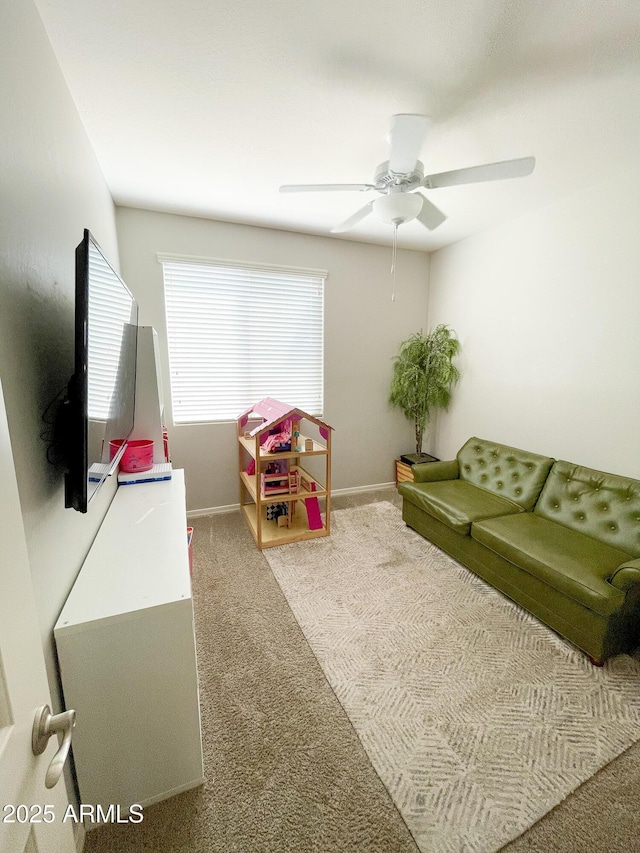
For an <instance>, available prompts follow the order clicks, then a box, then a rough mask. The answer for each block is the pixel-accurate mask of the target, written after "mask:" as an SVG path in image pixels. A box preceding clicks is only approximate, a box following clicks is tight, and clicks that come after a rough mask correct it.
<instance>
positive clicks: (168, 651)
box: [54, 470, 204, 812]
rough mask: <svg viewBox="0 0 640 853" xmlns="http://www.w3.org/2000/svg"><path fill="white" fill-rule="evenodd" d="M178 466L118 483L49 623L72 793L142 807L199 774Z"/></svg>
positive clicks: (182, 499) (194, 673)
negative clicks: (66, 719)
mask: <svg viewBox="0 0 640 853" xmlns="http://www.w3.org/2000/svg"><path fill="white" fill-rule="evenodd" d="M186 528H187V523H186V503H185V486H184V472H183V471H181V470H177V471H175V470H174V471H173V476H172V479H171V480H168V481H165V482H153V483H142V484H136V485H134V486H124V487H123V486H120V487H119V488H118V490H117V491H116V494H115V497H114V499H113V501H112V503H111V506H110V508H109V511H108V512H107V515H106V517H105V519H104V522H103V523H102V526H101V527H100V530H99V531H98V535H97V536H96V538H95V540H94V542H93V545H92V547H91V550H90V552H89V554H88V555H87V558H86V560H85V562H84V565H83V566H82V569H81V571H80V574H79V575H78V578H77V580H76V582H75V584H74V586H73V589H72V590H71V593H70V595H69V598H68V599H67V602H66V604H65V606H64V608H63V610H62V613H61V614H60V618H59V619H58V622H57V623H56V626H55V629H54V636H55V641H56V646H57V651H58V659H59V664H60V674H61V679H62V687H63V691H64V699H65V706H66V707H67V708H75V710H76V712H77V722H76V727H75V729H74V733H73V742H72V749H73V756H74V761H75V767H76V774H77V780H78V788H79V792H80V800H81V802H83V803H92V804H95V805H98V804H101V805H102V806H103V807H104V808H105V809H106V808H107V807H108V806H109V805H111V804H115V805H118V804H119V805H120V806H121V809H122V811H123V812H125V811H126V810H127V809H128V808H129V807H130V806H131V805H133V804H134V803H136V804H141V805H143V806H144V805H150V804H151V803H155V802H158V801H159V800H162V799H165V798H167V797H170V796H173V795H174V794H178V793H180V792H181V791H185V790H188V789H189V788H193V787H196V786H197V785H199V784H201V783H202V782H203V779H204V773H203V763H202V742H201V730H200V706H199V701H198V673H197V664H196V650H195V634H194V625H193V606H192V599H191V582H190V577H189V557H188V548H187V529H186Z"/></svg>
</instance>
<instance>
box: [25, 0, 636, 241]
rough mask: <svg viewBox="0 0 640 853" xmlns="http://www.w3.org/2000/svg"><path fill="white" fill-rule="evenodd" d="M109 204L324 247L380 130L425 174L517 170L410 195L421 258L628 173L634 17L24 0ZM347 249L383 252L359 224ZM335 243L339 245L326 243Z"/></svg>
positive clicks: (597, 6) (446, 2)
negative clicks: (434, 215) (478, 168)
mask: <svg viewBox="0 0 640 853" xmlns="http://www.w3.org/2000/svg"><path fill="white" fill-rule="evenodd" d="M36 5H37V7H38V9H39V11H40V14H41V16H42V19H43V21H44V25H45V28H46V30H47V32H48V34H49V37H50V39H51V43H52V45H53V48H54V51H55V53H56V55H57V58H58V61H59V63H60V65H61V67H62V71H63V73H64V75H65V77H66V80H67V83H68V86H69V89H70V90H71V94H72V96H73V98H74V100H75V102H76V105H77V107H78V110H79V112H80V116H81V117H82V120H83V122H84V124H85V127H86V129H87V133H88V135H89V138H90V140H91V143H92V145H93V147H94V149H95V151H96V155H97V157H98V160H99V162H100V164H101V167H102V170H103V172H104V175H105V178H106V181H107V184H108V186H109V188H110V190H111V193H112V195H113V198H114V200H115V202H116V203H117V204H121V205H130V206H135V207H143V208H150V209H153V210H163V211H171V212H177V213H185V214H191V215H196V216H204V217H210V218H213V219H223V220H228V221H234V222H247V223H250V224H257V225H266V226H271V227H275V228H284V229H288V230H295V231H302V232H308V233H314V234H328V233H329V231H330V229H331V228H332V227H333V226H334V225H336V224H338V223H339V222H341V221H342V220H343V219H345V218H346V217H347V216H349V215H350V214H351V213H353V212H354V211H355V210H357V209H358V208H359V207H361V206H362V205H363V204H364V203H366V201H368V200H369V199H370V198H372V197H377V196H376V195H375V194H363V193H326V194H325V193H322V194H320V193H305V194H289V195H282V194H280V193H279V192H278V187H279V185H280V184H283V183H327V182H328V183H343V182H346V183H353V182H356V183H360V182H364V183H369V182H371V180H372V179H373V174H374V169H375V167H376V166H377V165H378V164H379V163H381V162H382V161H384V160H386V159H387V158H388V147H387V143H386V141H385V135H386V133H387V131H388V127H389V120H390V117H391V116H392V115H393V114H395V113H401V112H417V113H424V114H428V115H430V116H431V118H432V124H431V128H430V131H429V136H428V139H427V141H426V143H425V145H424V147H423V150H422V152H421V159H422V160H423V162H424V164H425V172H427V173H434V172H440V171H445V170H449V169H454V168H459V167H463V166H471V165H476V164H477V163H484V162H491V161H496V160H504V159H510V158H512V157H522V156H527V155H530V154H533V155H535V157H536V159H537V165H536V170H535V172H534V174H533V175H532V176H531V177H527V178H522V179H518V180H513V181H504V182H492V183H487V184H476V185H468V186H463V187H450V188H446V189H445V188H443V189H438V190H433V191H430V192H427V195H429V196H430V198H431V199H432V200H433V201H434V202H435V203H436V204H437V205H438V206H439V207H440V208H441V209H442V210H443V211H444V212H445V213H446V214H447V215H448V219H447V221H446V222H445V223H444V224H443V225H442V226H440V228H438V229H437V230H435V231H434V232H431V233H429V232H428V231H426V230H425V229H424V227H423V226H421V225H420V224H419V223H417V222H415V221H414V222H411V223H407V224H405V225H403V226H401V227H400V229H399V232H398V243H399V245H401V246H405V247H412V248H419V249H423V250H434V249H437V248H440V247H441V246H444V245H448V244H450V243H452V242H455V241H457V240H460V239H462V238H464V237H466V236H468V235H470V234H473V233H477V232H478V231H481V230H483V229H485V228H488V227H491V226H492V225H493V224H495V223H497V222H500V221H503V220H505V219H508V218H510V217H513V216H517V215H520V214H522V213H524V212H526V211H527V210H530V209H532V208H534V207H541V206H543V205H546V204H549V203H551V202H553V201H554V199H556V198H558V197H560V196H563V195H566V194H568V193H570V192H573V191H575V190H576V189H578V188H581V187H585V186H588V185H590V184H593V183H596V182H598V181H600V180H603V179H605V178H606V177H607V176H608V175H609V174H611V173H613V172H616V171H622V170H624V169H631V168H637V165H636V163H637V157H638V151H639V150H640V47H639V46H640V3H639V2H638V0H607V2H603V0H484V2H483V0H313V1H312V0H266V2H265V0H238V2H236V3H235V4H234V3H227V2H221V0H180V2H176V0H109V2H104V0H36ZM347 238H350V239H357V240H366V241H370V242H379V243H389V242H390V241H391V238H392V227H391V226H389V225H383V224H382V223H380V222H378V221H377V220H376V219H375V217H374V216H369V217H368V218H367V219H366V220H364V222H362V223H361V224H360V225H359V226H357V228H356V229H354V231H353V232H350V234H349V235H348V236H347ZM341 239H345V237H342V238H341Z"/></svg>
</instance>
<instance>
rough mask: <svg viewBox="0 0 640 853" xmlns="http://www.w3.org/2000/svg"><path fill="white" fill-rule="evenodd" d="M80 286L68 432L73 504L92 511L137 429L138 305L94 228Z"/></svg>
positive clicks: (68, 494) (64, 410) (68, 503)
mask: <svg viewBox="0 0 640 853" xmlns="http://www.w3.org/2000/svg"><path fill="white" fill-rule="evenodd" d="M75 287H76V293H75V299H76V302H75V348H74V352H75V356H74V357H75V364H74V373H73V376H72V377H71V380H70V382H69V385H68V387H67V396H66V399H65V401H64V403H63V405H62V407H61V413H60V415H61V417H62V421H63V426H62V428H61V430H60V432H61V438H62V444H63V455H64V458H65V464H66V468H67V473H66V474H65V490H64V491H65V507H72V508H73V509H75V510H78V511H79V512H86V511H87V507H88V504H89V501H90V500H91V498H92V497H93V496H94V495H95V494H96V492H97V491H98V489H99V488H100V486H101V485H102V483H103V482H104V481H105V480H106V478H107V477H108V476H109V475H110V474H112V473H113V472H114V471H115V470H116V468H117V465H118V463H119V461H120V457H121V456H122V454H123V453H124V450H125V446H126V445H125V442H126V439H127V438H128V437H129V436H130V435H131V431H132V430H133V419H134V407H135V387H136V350H137V340H138V305H137V303H136V300H135V299H134V297H133V295H132V294H131V292H130V290H129V288H128V287H127V285H126V284H125V283H124V281H123V280H122V279H121V278H120V276H119V275H118V273H117V272H116V271H115V270H114V268H113V267H112V266H111V264H110V263H109V261H108V260H107V258H106V257H105V255H104V253H103V252H102V250H101V248H100V246H99V245H98V243H97V242H96V240H95V239H94V238H93V236H92V235H91V233H90V232H89V231H88V230H87V229H85V232H84V237H83V239H82V242H81V243H80V244H79V245H78V247H77V248H76V281H75Z"/></svg>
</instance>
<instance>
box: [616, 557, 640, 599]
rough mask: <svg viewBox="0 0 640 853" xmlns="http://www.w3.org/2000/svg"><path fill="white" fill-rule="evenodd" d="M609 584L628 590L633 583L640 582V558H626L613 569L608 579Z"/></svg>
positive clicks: (623, 590) (624, 590)
mask: <svg viewBox="0 0 640 853" xmlns="http://www.w3.org/2000/svg"><path fill="white" fill-rule="evenodd" d="M610 583H611V586H615V587H616V589H620V590H622V592H628V591H629V590H630V589H631V587H632V586H633V585H634V584H640V558H639V559H637V560H627V562H626V563H623V564H622V565H621V566H618V568H617V569H616V570H615V572H614V573H613V575H612V576H611V580H610Z"/></svg>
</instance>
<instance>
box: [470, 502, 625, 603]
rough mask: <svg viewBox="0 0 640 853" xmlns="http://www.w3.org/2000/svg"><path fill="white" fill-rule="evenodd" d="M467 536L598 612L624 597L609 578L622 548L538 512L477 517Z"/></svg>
mask: <svg viewBox="0 0 640 853" xmlns="http://www.w3.org/2000/svg"><path fill="white" fill-rule="evenodd" d="M471 536H472V537H473V538H474V539H475V540H476V541H477V542H480V543H481V544H482V545H484V546H485V547H486V548H489V549H491V550H492V551H494V552H495V553H496V554H499V555H500V556H501V557H504V558H505V559H506V560H509V562H511V563H514V564H515V565H516V566H519V567H520V568H521V569H524V570H525V571H526V572H529V573H530V574H532V575H535V576H536V577H537V578H539V579H540V580H542V581H545V582H546V583H548V584H549V586H552V587H553V588H554V589H557V590H558V591H559V592H561V593H563V594H564V595H567V596H569V597H570V598H572V599H573V600H574V601H577V602H579V603H580V604H582V605H584V606H585V607H588V608H589V609H590V610H594V611H596V613H600V614H601V615H602V616H609V615H611V614H612V613H614V612H615V611H616V610H618V609H619V608H620V606H621V604H622V602H623V600H624V593H623V592H621V591H620V590H619V589H615V588H614V587H613V586H611V584H610V583H608V582H607V578H608V577H610V576H611V575H612V574H613V573H614V572H615V570H616V569H617V568H618V566H620V564H621V563H623V562H624V561H625V560H626V559H628V556H627V555H626V554H625V552H624V551H621V550H619V549H618V548H614V547H612V546H611V545H607V544H606V543H604V542H599V541H597V540H595V539H591V538H590V537H589V536H585V535H584V534H582V533H577V532H576V531H575V530H570V529H568V528H566V527H563V526H562V525H560V524H556V523H555V522H554V521H549V520H548V519H546V518H543V517H542V516H540V515H536V514H535V513H531V512H524V513H521V514H520V515H517V516H507V517H502V518H492V519H487V520H485V521H479V522H476V523H475V524H473V525H472V528H471Z"/></svg>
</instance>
